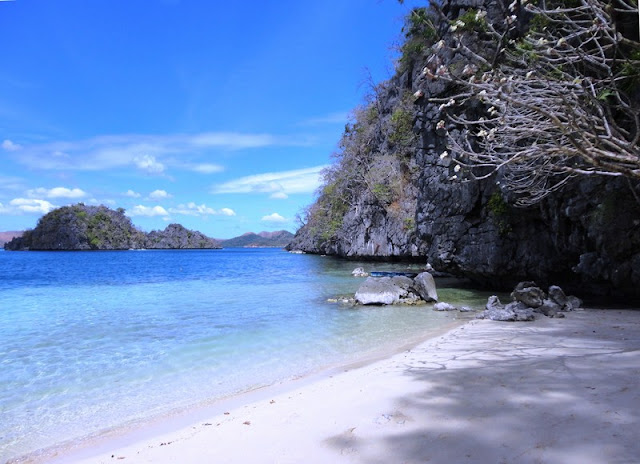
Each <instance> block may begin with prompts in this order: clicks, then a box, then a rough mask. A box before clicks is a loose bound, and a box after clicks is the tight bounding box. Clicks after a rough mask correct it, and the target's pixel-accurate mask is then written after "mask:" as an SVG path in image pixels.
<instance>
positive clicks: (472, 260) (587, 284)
mask: <svg viewBox="0 0 640 464" xmlns="http://www.w3.org/2000/svg"><path fill="white" fill-rule="evenodd" d="M473 9H483V10H486V11H487V13H488V17H489V18H492V19H493V20H497V19H500V18H502V19H504V17H505V15H506V14H507V11H506V9H505V7H504V6H503V5H502V4H501V3H499V2H495V1H490V0H487V1H483V0H445V1H443V2H442V9H441V11H442V13H443V15H444V16H443V17H442V18H441V21H440V22H439V23H438V24H436V28H437V33H438V34H439V37H443V38H444V40H451V32H450V26H451V24H454V22H455V21H456V19H457V18H459V17H461V16H463V15H465V14H468V13H469V12H470V11H472V10H473ZM496 22H497V21H496ZM408 26H409V27H408V29H409V31H408V32H407V41H406V43H405V45H404V46H403V55H402V57H401V58H400V61H399V64H398V70H397V73H396V75H395V76H394V77H392V78H391V79H390V80H389V81H386V82H383V83H381V84H379V85H378V86H377V87H376V88H375V89H374V92H373V95H372V96H371V102H370V103H368V104H367V105H365V106H363V107H362V108H359V109H357V110H356V111H355V115H356V116H355V118H356V119H355V121H354V122H353V123H352V124H350V125H348V126H347V129H346V131H345V134H344V136H343V139H342V141H341V147H342V151H341V154H340V156H339V157H338V162H337V163H336V165H335V166H334V167H333V168H331V169H330V170H329V171H328V172H327V175H326V176H325V185H324V187H323V188H322V189H321V190H320V194H319V197H318V200H317V201H316V203H315V204H313V205H311V207H310V208H309V209H308V211H307V215H306V222H305V224H304V225H303V226H302V227H301V228H300V230H298V232H297V233H296V236H295V238H294V240H293V241H292V243H291V244H290V245H289V249H292V250H293V249H296V250H303V251H305V252H310V253H319V254H330V255H337V256H343V257H347V258H371V259H408V260H419V261H422V262H425V261H426V262H429V263H430V264H431V265H433V267H434V268H435V269H436V270H438V271H444V272H448V273H451V274H454V275H456V276H461V277H467V278H470V279H472V280H474V281H475V282H476V283H478V284H480V285H484V286H488V287H492V288H502V289H507V288H513V286H514V285H516V284H517V283H518V282H520V281H523V280H535V281H537V282H540V283H541V284H544V285H549V284H551V283H552V282H557V283H560V284H561V285H562V286H563V287H565V288H567V289H570V290H575V289H577V288H580V292H581V293H583V294H584V293H589V294H600V295H613V296H618V297H624V298H626V299H630V298H637V299H640V232H639V231H640V227H639V226H640V203H639V201H638V200H637V196H639V195H640V184H639V183H638V182H632V181H628V180H626V179H620V178H602V177H600V178H597V177H581V178H576V179H573V180H572V181H569V182H568V183H567V184H566V185H565V186H564V187H563V189H562V190H559V191H557V192H555V193H554V194H552V195H550V196H548V197H547V198H545V199H544V200H543V201H541V202H540V203H538V204H537V205H535V206H530V207H527V208H516V207H515V206H514V199H513V198H512V197H511V195H510V193H509V192H508V191H507V190H506V189H504V188H503V186H502V183H501V178H500V177H499V176H492V177H490V178H488V179H485V180H481V181H469V182H461V181H460V180H459V179H457V177H458V172H457V168H456V164H455V163H453V162H452V161H451V157H450V156H447V153H446V152H447V150H448V146H447V137H446V133H445V130H444V129H445V127H443V126H442V122H441V121H443V118H444V116H443V110H442V108H441V106H442V104H438V103H433V102H430V99H431V98H447V96H448V95H450V94H451V93H452V92H453V91H454V90H455V89H453V88H452V87H451V85H450V84H447V83H445V82H443V81H441V80H437V79H435V80H434V79H429V78H428V77H426V76H425V72H424V70H425V69H427V70H429V69H432V70H433V69H435V68H434V66H436V65H437V64H438V63H439V64H443V65H446V66H449V67H451V66H454V67H457V68H459V69H462V68H463V67H464V66H465V64H466V63H468V60H467V58H466V57H465V56H462V55H459V54H455V53H453V52H451V53H449V54H447V53H446V52H441V53H439V54H438V58H437V59H438V60H440V61H439V62H438V63H434V62H433V57H434V56H435V55H434V54H433V49H432V48H426V47H423V48H420V47H419V45H420V43H419V42H416V41H414V40H413V38H415V36H416V34H422V35H421V36H420V37H423V35H424V31H422V30H421V29H420V28H419V24H413V23H410V24H408ZM411 27H413V28H414V29H415V30H417V32H415V31H414V32H413V33H410V31H411ZM421 40H423V39H422V38H421ZM466 40H467V43H468V44H469V46H470V47H472V49H473V50H474V51H475V52H477V53H480V54H483V55H484V56H489V54H490V52H491V51H492V50H494V49H495V47H496V44H495V43H492V42H489V41H486V40H484V39H483V37H482V36H481V35H478V34H475V35H473V34H471V35H470V36H468V37H467V38H466ZM481 111H483V109H482V108H475V107H466V108H462V109H460V113H461V114H462V113H464V114H468V115H475V116H479V115H481V114H482V113H481ZM446 129H447V130H448V132H449V134H453V136H455V134H456V132H457V133H460V132H461V131H462V130H463V128H462V127H458V126H456V125H455V124H453V123H450V122H447V126H446Z"/></svg>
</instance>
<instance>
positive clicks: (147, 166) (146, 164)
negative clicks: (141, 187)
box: [133, 155, 164, 174]
mask: <svg viewBox="0 0 640 464" xmlns="http://www.w3.org/2000/svg"><path fill="white" fill-rule="evenodd" d="M133 162H134V163H135V165H136V166H137V167H138V169H141V170H142V171H146V172H148V173H150V174H162V172H164V164H162V163H161V162H159V161H157V160H156V157H155V156H152V155H141V156H136V157H135V158H133Z"/></svg>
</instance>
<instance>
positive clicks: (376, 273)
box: [369, 271, 418, 279]
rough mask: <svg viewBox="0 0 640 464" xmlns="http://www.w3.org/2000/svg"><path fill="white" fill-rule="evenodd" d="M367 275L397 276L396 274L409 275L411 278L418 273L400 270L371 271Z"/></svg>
mask: <svg viewBox="0 0 640 464" xmlns="http://www.w3.org/2000/svg"><path fill="white" fill-rule="evenodd" d="M369 275H370V276H371V277H397V276H403V277H409V278H411V279H413V278H414V277H416V276H417V275H418V273H417V272H401V271H371V272H370V273H369Z"/></svg>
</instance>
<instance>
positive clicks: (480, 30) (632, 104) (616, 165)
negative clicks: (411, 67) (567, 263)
mask: <svg viewBox="0 0 640 464" xmlns="http://www.w3.org/2000/svg"><path fill="white" fill-rule="evenodd" d="M508 10H509V11H508V12H506V14H505V15H504V17H505V20H504V23H501V24H497V23H491V22H490V21H488V20H487V19H486V18H487V15H486V12H485V11H483V10H470V11H468V12H467V13H466V14H465V17H464V18H462V17H461V18H459V19H458V20H457V21H454V22H452V23H451V28H450V31H451V32H453V34H450V35H448V38H447V42H448V43H444V41H443V43H441V47H443V48H445V47H446V48H448V49H449V51H453V52H454V53H457V54H458V55H460V56H463V57H465V58H466V59H467V60H468V61H467V63H468V64H467V65H465V66H464V67H462V66H458V67H454V66H450V67H448V68H445V67H440V68H438V69H436V70H435V72H432V71H430V70H428V69H426V68H425V71H426V72H428V73H429V74H430V77H432V78H434V79H443V80H446V81H448V82H450V83H451V84H453V87H454V88H456V89H458V90H457V91H456V92H454V94H453V95H451V96H450V97H448V98H447V99H444V100H435V99H434V100H432V101H434V102H436V103H440V104H441V105H440V108H441V110H442V112H443V118H442V121H441V123H440V124H439V126H440V128H444V127H445V125H448V124H449V123H451V122H453V123H454V124H456V125H457V126H458V127H460V126H461V127H463V128H464V129H463V131H462V132H461V133H459V132H458V131H456V132H455V133H453V132H452V133H449V134H448V144H449V152H451V153H452V155H453V156H454V160H455V162H456V163H458V164H459V165H460V166H461V167H462V168H466V169H464V170H463V171H464V172H465V173H466V176H467V178H469V179H482V178H487V177H489V176H492V175H494V174H495V173H496V172H500V173H501V175H502V183H503V186H504V187H506V188H507V189H508V190H510V191H511V192H512V193H513V194H515V200H516V204H519V205H523V206H526V205H531V204H534V203H536V202H538V201H540V200H541V199H542V198H544V197H545V196H547V195H548V194H550V193H551V192H553V191H555V190H557V189H559V188H560V187H562V186H563V185H564V184H565V183H566V182H567V181H568V180H569V179H571V178H574V177H576V176H594V175H604V176H624V177H627V178H629V179H630V180H632V181H637V180H640V144H639V141H640V42H639V41H638V40H639V39H638V4H637V0H610V1H604V0H551V1H542V2H539V3H536V2H533V3H527V0H522V1H519V0H514V1H513V3H511V4H510V5H509V7H508ZM471 29H474V30H475V31H474V30H471ZM524 31H526V32H524ZM474 32H475V33H476V34H480V35H482V36H484V37H489V38H491V39H492V41H493V42H494V43H495V44H496V46H495V48H494V49H493V50H492V53H489V54H488V53H486V52H485V53H483V51H480V50H478V49H477V48H475V49H474V46H473V44H472V43H471V42H470V41H469V33H474ZM458 108H465V109H468V108H474V109H477V108H481V109H482V110H481V111H479V112H478V111H475V112H474V111H466V110H462V111H458V112H456V111H457V109H458ZM479 114H480V115H481V116H479Z"/></svg>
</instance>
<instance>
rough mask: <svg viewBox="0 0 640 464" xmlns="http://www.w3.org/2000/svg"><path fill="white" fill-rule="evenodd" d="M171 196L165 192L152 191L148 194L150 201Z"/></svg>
mask: <svg viewBox="0 0 640 464" xmlns="http://www.w3.org/2000/svg"><path fill="white" fill-rule="evenodd" d="M172 196H173V195H171V194H169V193H167V191H166V190H154V191H153V192H151V193H150V194H149V198H150V199H151V200H163V199H165V198H171V197H172Z"/></svg>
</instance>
